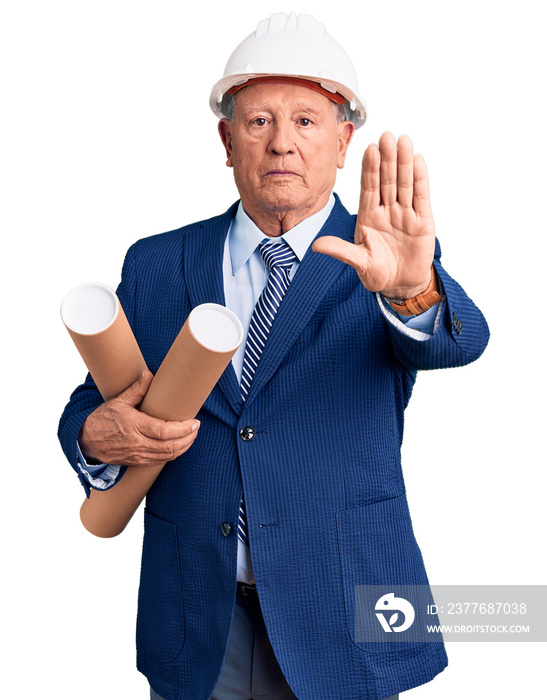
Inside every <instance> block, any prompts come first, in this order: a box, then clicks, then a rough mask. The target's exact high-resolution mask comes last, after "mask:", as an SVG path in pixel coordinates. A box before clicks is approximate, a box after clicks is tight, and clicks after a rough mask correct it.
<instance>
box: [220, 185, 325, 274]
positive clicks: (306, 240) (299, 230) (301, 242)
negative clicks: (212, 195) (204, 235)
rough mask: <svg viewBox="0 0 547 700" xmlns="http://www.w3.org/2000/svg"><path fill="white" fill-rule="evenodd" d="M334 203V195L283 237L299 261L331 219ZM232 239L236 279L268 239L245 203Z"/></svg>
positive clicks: (236, 216)
mask: <svg viewBox="0 0 547 700" xmlns="http://www.w3.org/2000/svg"><path fill="white" fill-rule="evenodd" d="M334 203H335V199H334V195H333V194H332V193H331V195H330V197H329V201H328V202H327V204H326V206H325V207H323V209H321V210H320V211H318V212H317V213H316V214H313V215H312V216H309V217H308V218H307V219H304V221H301V222H300V223H299V224H297V225H296V226H294V227H293V228H291V229H290V230H289V231H287V232H286V233H284V234H283V235H282V236H280V237H279V238H282V239H283V240H284V241H286V243H288V244H289V245H290V247H291V248H292V250H293V252H294V254H295V255H296V257H297V258H298V260H299V261H301V260H302V258H303V257H304V255H305V254H306V251H307V250H308V248H309V247H310V245H311V243H312V241H313V239H314V238H315V236H316V235H317V234H318V233H319V231H320V230H321V228H322V227H323V224H324V223H325V221H326V220H327V219H328V218H329V216H330V213H331V211H332V208H333V206H334ZM228 236H229V246H230V258H231V262H232V274H233V275H235V274H237V272H238V270H239V269H240V268H241V267H242V266H243V265H244V264H245V263H246V262H247V260H248V259H249V258H250V257H251V255H252V254H253V252H254V251H255V250H256V247H257V245H258V244H259V243H260V242H261V241H263V240H264V238H267V237H268V236H266V234H265V233H263V232H262V231H261V230H260V229H259V228H258V226H257V225H256V224H255V223H254V221H252V220H251V219H250V218H249V216H248V215H247V213H246V212H245V210H244V209H243V205H242V203H241V202H239V206H238V208H237V212H236V215H235V218H234V220H233V221H232V226H231V228H230V233H229V234H228Z"/></svg>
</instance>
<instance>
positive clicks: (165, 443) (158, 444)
mask: <svg viewBox="0 0 547 700" xmlns="http://www.w3.org/2000/svg"><path fill="white" fill-rule="evenodd" d="M197 435H198V431H197V430H195V431H194V432H192V433H190V434H189V435H187V436H186V437H184V438H181V439H179V440H152V439H149V438H145V437H142V438H141V440H140V441H139V442H138V444H136V445H135V446H134V449H133V450H132V451H131V452H130V453H129V454H127V453H126V454H125V455H124V458H123V459H122V460H121V463H123V464H127V465H128V466H132V467H150V466H154V465H156V464H165V462H170V461H172V460H173V459H176V458H177V457H180V455H181V454H184V453H185V452H186V451H187V450H188V449H190V447H191V446H192V444H193V443H194V440H195V439H196V437H197Z"/></svg>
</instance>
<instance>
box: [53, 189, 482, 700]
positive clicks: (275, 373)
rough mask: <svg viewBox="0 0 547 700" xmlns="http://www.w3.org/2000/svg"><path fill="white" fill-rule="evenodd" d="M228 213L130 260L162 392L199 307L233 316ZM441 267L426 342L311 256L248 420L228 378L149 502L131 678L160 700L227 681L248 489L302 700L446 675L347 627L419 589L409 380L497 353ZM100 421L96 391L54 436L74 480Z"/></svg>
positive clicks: (437, 664)
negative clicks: (363, 609) (378, 597)
mask: <svg viewBox="0 0 547 700" xmlns="http://www.w3.org/2000/svg"><path fill="white" fill-rule="evenodd" d="M236 206H237V205H233V206H232V207H231V208H230V209H229V210H228V211H227V212H226V213H225V214H223V215H222V216H218V217H215V218H212V219H209V220H208V221H203V222H199V223H195V224H193V225H190V226H186V227H184V228H181V229H178V230H176V231H171V232H169V233H165V234H162V235H159V236H152V237H150V238H146V239H143V240H141V241H138V242H137V243H136V244H135V245H133V246H132V247H131V248H130V249H129V251H128V253H127V256H126V259H125V263H124V268H123V273H122V281H121V284H120V286H119V289H118V295H119V297H120V300H121V302H122V305H123V307H124V309H125V312H126V314H127V317H128V319H129V321H130V323H131V325H132V328H133V330H134V332H135V335H136V338H137V340H138V343H139V346H140V348H141V350H142V352H143V355H144V357H145V359H146V362H147V364H148V366H149V367H150V369H151V370H152V371H153V372H154V371H156V370H157V369H158V367H159V365H160V364H161V362H162V360H163V358H164V356H165V354H166V353H167V351H168V349H169V347H170V345H171V343H172V342H173V340H174V339H175V337H176V335H177V333H178V331H179V329H180V328H181V326H182V325H183V323H184V321H185V319H186V317H187V316H188V314H189V312H190V311H191V309H192V308H193V307H195V306H197V305H198V304H201V303H204V302H217V303H219V304H223V303H224V293H223V285H222V257H223V249H224V242H225V237H226V234H227V231H228V228H229V224H230V221H231V219H232V217H233V216H234V214H235V210H236ZM354 228H355V217H353V216H351V215H350V214H349V213H348V212H347V211H346V209H344V207H343V206H342V204H341V203H340V201H339V200H338V198H337V200H336V204H335V206H334V208H333V211H332V213H331V215H330V217H329V219H328V220H327V222H326V223H325V225H324V227H323V229H322V230H321V232H320V234H319V235H327V234H330V235H336V236H340V237H342V238H344V239H346V240H352V238H353V233H354ZM439 257H440V250H439V248H438V247H437V250H436V257H435V263H434V264H435V267H436V270H437V273H438V275H439V277H440V279H441V281H442V284H443V287H444V291H445V294H446V301H445V302H444V310H443V317H442V322H441V324H440V327H439V328H438V330H437V332H436V333H435V334H434V336H433V337H432V338H431V339H429V340H426V341H421V342H420V341H416V340H413V339H411V338H409V337H408V336H406V335H405V334H403V333H401V332H399V331H398V330H397V329H395V328H394V327H393V326H392V325H391V324H389V323H388V322H387V321H386V320H385V318H384V316H383V314H382V312H381V310H380V308H379V306H378V303H377V301H376V299H375V296H374V295H373V294H371V293H370V292H368V291H367V290H366V289H365V288H364V287H363V285H362V284H361V283H360V281H359V279H358V278H357V275H356V273H355V271H354V270H353V269H352V268H351V267H349V266H347V265H345V264H343V263H341V262H339V261H337V260H335V259H333V258H331V257H329V256H326V255H321V254H319V253H315V252H313V251H312V250H311V248H310V249H309V250H308V252H307V253H306V255H305V257H304V259H303V260H302V263H301V265H300V268H299V270H298V274H297V275H296V276H295V278H294V280H293V282H292V283H291V286H290V287H289V290H288V292H287V295H286V297H285V299H284V301H283V304H282V305H281V307H280V309H279V312H278V314H277V316H276V318H275V321H274V324H273V327H272V330H271V332H270V335H269V337H268V340H267V343H266V347H265V349H264V353H263V355H262V358H261V360H260V364H259V366H258V369H257V372H256V374H255V377H254V379H253V383H252V386H251V388H250V392H249V394H248V398H247V400H246V402H243V401H242V399H241V395H240V392H239V387H238V382H237V379H236V375H235V373H234V370H233V367H232V366H231V365H230V366H229V367H228V368H227V369H226V371H225V372H224V374H223V375H222V377H221V379H220V381H219V382H218V384H217V386H216V387H215V388H214V390H213V392H212V393H211V395H210V396H209V398H208V399H207V401H206V402H205V405H204V406H203V408H202V410H201V411H200V413H199V416H198V417H199V419H200V421H201V429H200V432H199V435H198V437H197V439H196V441H195V443H194V445H193V446H192V448H191V449H190V450H189V451H188V452H187V453H185V454H184V455H182V456H181V457H179V458H178V459H176V460H174V461H173V462H170V463H168V464H167V466H166V467H165V468H164V470H163V471H162V473H161V474H160V476H159V478H158V480H157V481H156V483H155V484H154V486H153V487H152V489H151V490H150V492H149V494H148V496H147V499H146V510H145V515H144V517H145V534H144V543H143V553H142V572H141V581H140V588H139V609H138V620H137V664H138V668H139V669H140V670H141V671H142V672H143V673H144V674H145V675H146V676H147V677H148V679H149V681H150V683H151V685H152V686H153V687H154V689H155V690H156V692H158V693H159V694H160V695H162V696H163V697H165V698H168V700H183V699H184V700H200V699H203V700H205V699H206V698H209V696H210V694H211V692H212V690H213V688H214V686H215V684H216V682H217V679H218V677H219V674H220V670H221V666H222V662H223V658H224V653H225V648H226V642H227V638H228V632H229V629H230V622H231V618H232V613H233V607H234V599H235V586H236V559H237V534H236V529H237V528H236V524H237V520H238V508H239V502H240V499H241V494H242V490H243V489H244V490H245V501H246V507H247V519H248V528H249V538H250V543H251V556H252V562H253V567H254V572H255V577H256V583H257V587H258V592H259V596H260V602H261V606H262V611H263V614H264V619H265V622H266V626H267V629H268V635H269V638H270V640H271V643H272V646H273V648H274V651H275V654H276V656H277V659H278V661H279V663H280V665H281V668H282V670H283V673H284V674H285V677H286V678H287V680H288V682H289V684H290V685H291V687H292V689H293V691H294V693H295V694H296V696H297V697H298V698H301V699H302V700H319V699H320V700H328V699H332V700H354V699H355V700H357V699H358V698H359V699H363V700H364V699H366V700H379V699H380V698H385V697H387V696H389V695H392V694H394V693H397V692H401V691H404V690H406V689H408V688H412V687H414V686H417V685H420V684H421V683H425V682H427V681H429V680H430V679H431V678H433V677H434V676H435V675H436V674H437V673H438V672H440V671H441V670H442V669H443V668H444V667H445V665H446V663H447V658H446V654H445V650H444V647H443V644H442V641H438V642H435V643H431V642H429V643H415V644H409V645H406V644H405V645H401V644H397V643H394V644H393V645H388V646H387V647H385V645H382V650H381V651H379V646H378V644H375V643H363V642H360V641H359V639H358V638H357V636H356V634H355V624H354V620H355V586H356V585H360V584H386V585H388V586H389V585H393V584H396V583H402V584H427V577H426V573H425V569H424V565H423V561H422V556H421V553H420V550H419V548H418V545H417V543H416V540H415V538H414V534H413V531H412V524H411V520H410V515H409V511H408V505H407V500H406V496H405V486H404V481H403V474H402V471H401V462H400V447H401V441H402V437H403V412H404V409H405V406H406V405H407V403H408V400H409V398H410V395H411V392H412V387H413V384H414V381H415V378H416V372H417V370H420V369H434V368H440V367H456V366H458V365H465V364H467V363H469V362H472V361H473V360H475V359H476V358H477V357H479V355H480V354H481V353H482V351H483V350H484V348H485V346H486V343H487V340H488V328H487V325H486V322H485V321H484V319H483V317H482V315H481V313H480V311H479V310H478V309H477V308H476V307H475V305H474V304H473V302H472V301H471V300H470V299H469V298H468V297H467V296H466V294H465V293H464V291H463V290H462V289H461V287H460V286H459V285H458V284H457V283H456V282H455V281H454V280H453V279H451V278H450V277H449V276H448V275H447V273H446V272H445V271H444V270H443V268H442V267H441V264H440V262H439ZM100 402H101V398H100V396H99V394H98V392H97V390H96V387H95V385H94V384H93V382H92V381H91V380H90V379H89V378H88V380H87V381H86V382H85V383H84V384H83V385H81V386H80V387H78V388H77V389H76V391H75V392H74V394H73V395H72V397H71V399H70V403H69V404H68V405H67V407H66V409H65V412H64V414H63V417H62V418H61V422H60V427H59V434H60V439H61V442H62V445H63V448H64V451H65V453H66V455H67V457H68V459H69V461H70V462H71V463H72V465H73V466H74V468H76V454H75V444H76V438H77V435H78V432H79V429H80V427H81V425H82V423H83V421H84V420H85V418H86V417H87V415H88V414H89V413H90V412H91V411H92V410H93V409H94V408H95V407H96V406H97V405H98V404H99V403H100ZM246 426H251V427H252V428H254V430H255V437H254V439H252V440H249V441H243V440H242V439H241V438H240V437H239V432H240V430H241V429H242V428H244V427H246ZM226 523H229V524H230V525H231V534H227V533H228V532H229V528H227V527H226V525H225V524H226ZM223 524H224V525H223ZM386 592H388V591H386Z"/></svg>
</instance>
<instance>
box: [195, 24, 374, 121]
mask: <svg viewBox="0 0 547 700" xmlns="http://www.w3.org/2000/svg"><path fill="white" fill-rule="evenodd" d="M271 76H276V77H287V78H291V81H290V82H298V81H300V82H298V84H306V83H305V82H303V81H309V82H312V83H315V84H316V85H317V86H318V87H317V88H316V89H319V91H320V92H322V93H323V94H325V95H327V96H328V97H329V98H330V99H332V100H333V101H335V102H338V103H341V102H343V101H345V100H347V102H348V107H349V110H350V119H351V120H352V121H353V122H354V123H355V128H357V129H358V128H359V127H360V126H362V125H363V124H364V123H365V119H366V109H365V103H364V100H363V99H362V97H361V96H360V95H359V93H358V91H357V75H356V73H355V68H354V67H353V64H352V62H351V60H350V58H349V56H348V55H347V53H346V52H345V51H344V49H343V48H342V47H341V46H340V44H339V43H338V42H337V41H335V39H333V38H332V36H331V35H330V34H328V33H327V29H326V27H325V25H324V24H321V22H318V21H317V20H315V19H314V18H313V17H312V16H311V15H296V14H295V13H294V12H292V13H291V14H290V15H286V14H285V13H284V12H280V13H277V14H274V15H272V16H271V17H270V19H265V20H262V21H261V22H259V23H258V27H257V28H256V31H255V32H253V33H252V34H250V35H249V36H248V37H247V38H246V39H244V40H243V41H242V42H241V44H240V45H239V46H238V47H237V48H236V50H235V51H234V52H233V54H232V55H231V56H230V58H229V59H228V63H227V64H226V68H225V69H224V76H223V78H222V79H221V80H219V81H218V83H216V84H215V86H214V87H213V89H212V91H211V97H210V99H209V104H210V106H211V109H212V110H213V112H214V113H215V114H216V115H217V116H218V117H219V118H220V117H223V116H225V117H226V116H228V115H227V114H226V105H227V100H226V99H225V98H226V96H227V95H228V92H229V91H230V94H232V93H233V92H235V91H236V90H237V89H238V88H242V87H245V83H248V82H249V81H253V82H254V81H255V80H256V82H263V79H265V78H268V77H270V78H271ZM257 79H260V80H257ZM287 82H289V81H287ZM249 84H253V83H252V82H251V83H249ZM319 86H320V87H319ZM337 93H338V95H337ZM340 95H341V96H342V97H343V98H344V100H342V99H341V98H339V97H338V96H340Z"/></svg>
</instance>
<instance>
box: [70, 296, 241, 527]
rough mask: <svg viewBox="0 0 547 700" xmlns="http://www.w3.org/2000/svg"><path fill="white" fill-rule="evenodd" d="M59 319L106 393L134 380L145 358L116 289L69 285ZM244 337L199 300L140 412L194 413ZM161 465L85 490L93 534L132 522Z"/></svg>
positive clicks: (87, 523) (234, 322)
mask: <svg viewBox="0 0 547 700" xmlns="http://www.w3.org/2000/svg"><path fill="white" fill-rule="evenodd" d="M61 315H62V318H63V321H64V323H65V325H66V327H67V329H68V332H69V333H70V335H71V336H72V339H73V340H74V342H75V344H76V347H77V348H78V350H79V351H80V354H81V355H82V358H83V359H84V362H85V363H86V365H87V367H88V369H89V371H90V373H91V376H92V377H93V379H94V380H95V382H96V384H97V386H98V388H99V391H100V392H101V394H102V395H103V397H104V398H105V399H107V398H109V397H111V396H117V394H119V393H120V392H121V391H123V390H124V389H125V388H126V387H127V386H129V385H130V384H132V383H133V382H134V381H135V380H136V379H138V378H139V377H140V376H141V375H142V372H143V371H144V370H145V369H146V364H145V362H144V359H143V357H142V354H141V352H140V350H139V348H138V346H137V342H136V340H135V337H134V336H133V333H132V331H131V328H130V327H129V323H128V322H127V319H126V317H125V314H124V313H123V309H122V308H121V305H120V303H119V301H118V299H117V297H116V295H115V294H114V292H113V291H112V290H111V289H109V287H106V286H104V285H101V284H88V285H81V286H80V287H76V288H75V289H73V290H72V291H71V292H69V294H67V296H66V297H65V300H64V301H63V304H62V307H61ZM242 340H243V328H242V326H241V322H240V320H239V319H238V317H237V316H236V315H235V314H234V313H232V312H231V311H229V310H228V309H226V308H225V307H223V306H219V305H218V304H202V305H201V306H197V307H196V308H195V309H194V310H193V311H192V312H191V313H190V315H189V316H188V318H187V319H186V322H185V324H184V326H183V327H182V329H181V331H180V332H179V334H178V336H177V337H176V338H175V341H174V342H173V345H172V346H171V349H170V350H169V352H168V353H167V355H166V356H165V358H164V360H163V362H162V364H161V366H160V368H159V369H158V371H157V373H156V375H155V377H154V379H153V380H152V383H151V385H150V388H149V389H148V392H147V394H146V396H145V397H144V400H143V402H142V404H141V406H140V410H141V411H143V412H145V413H147V414H149V415H151V416H154V417H156V418H161V419H162V420H186V419H191V418H194V417H195V415H196V414H197V413H198V411H199V409H200V408H201V406H202V405H203V403H204V401H205V399H206V398H207V396H208V395H209V394H210V392H211V390H212V389H213V387H214V385H215V384H216V383H217V381H218V379H219V378H220V375H221V374H222V373H223V372H224V370H225V369H226V367H227V366H228V364H229V362H230V360H231V358H232V356H233V355H234V353H235V351H236V350H237V348H238V347H239V345H240V344H241V342H242ZM162 469H163V465H158V466H154V467H132V468H131V469H128V470H127V472H126V473H125V475H124V477H123V478H122V479H121V480H120V481H119V483H117V484H116V485H115V486H114V487H113V488H111V489H108V490H106V491H97V490H95V489H92V490H91V494H90V497H89V498H87V499H85V501H84V502H83V504H82V507H81V510H80V518H81V520H82V523H83V525H84V527H85V528H86V529H87V530H89V532H91V533H92V534H94V535H96V536H97V537H116V535H119V534H120V533H121V532H122V531H123V530H124V528H125V526H126V525H127V523H128V522H129V521H130V520H131V518H132V516H133V514H134V513H135V511H136V510H137V508H138V507H139V504H140V502H141V501H142V499H143V498H144V497H145V495H146V493H147V492H148V490H149V489H150V487H151V486H152V484H153V483H154V481H155V480H156V478H157V477H158V475H159V474H160V472H161V470H162Z"/></svg>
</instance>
